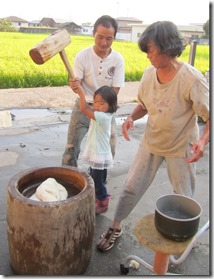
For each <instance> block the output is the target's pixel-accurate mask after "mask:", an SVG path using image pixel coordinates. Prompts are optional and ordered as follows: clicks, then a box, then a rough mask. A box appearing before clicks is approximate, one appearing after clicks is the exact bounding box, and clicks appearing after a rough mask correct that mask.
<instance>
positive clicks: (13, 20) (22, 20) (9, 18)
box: [4, 16, 28, 23]
mask: <svg viewBox="0 0 214 279" xmlns="http://www.w3.org/2000/svg"><path fill="white" fill-rule="evenodd" d="M4 19H6V20H8V21H11V22H26V23H27V22H28V21H27V20H25V19H22V18H20V17H17V16H8V17H4Z"/></svg>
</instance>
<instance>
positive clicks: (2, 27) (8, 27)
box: [0, 19, 17, 32]
mask: <svg viewBox="0 0 214 279" xmlns="http://www.w3.org/2000/svg"><path fill="white" fill-rule="evenodd" d="M16 31H17V28H16V27H14V26H12V22H10V21H8V20H6V19H0V32H16Z"/></svg>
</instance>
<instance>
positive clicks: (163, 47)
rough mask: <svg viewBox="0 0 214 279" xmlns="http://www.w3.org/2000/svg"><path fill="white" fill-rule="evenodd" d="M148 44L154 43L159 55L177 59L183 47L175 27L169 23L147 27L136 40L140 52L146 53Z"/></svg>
mask: <svg viewBox="0 0 214 279" xmlns="http://www.w3.org/2000/svg"><path fill="white" fill-rule="evenodd" d="M148 43H154V44H155V45H156V47H158V48H159V49H160V53H162V54H166V55H169V56H172V57H179V56H180V55H181V53H182V52H183V50H184V49H185V45H184V44H183V38H182V36H181V34H180V32H179V30H178V28H177V26H176V25H175V24H174V23H172V22H170V21H157V22H154V23H152V24H151V25H149V26H148V27H147V28H146V30H145V31H144V32H143V33H142V35H141V36H140V38H139V40H138V46H139V48H140V50H141V51H143V52H146V53H147V52H148Z"/></svg>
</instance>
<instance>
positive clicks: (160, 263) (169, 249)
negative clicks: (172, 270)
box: [135, 214, 191, 275]
mask: <svg viewBox="0 0 214 279" xmlns="http://www.w3.org/2000/svg"><path fill="white" fill-rule="evenodd" d="M154 217H155V215H154V214H150V215H147V216H145V217H143V218H142V219H141V220H140V221H138V223H137V224H136V226H135V234H136V236H137V238H138V240H139V241H140V243H142V244H143V245H145V246H146V247H148V248H150V249H151V250H153V251H155V256H154V263H153V271H154V272H155V273H156V274H158V275H163V274H165V273H166V272H167V270H168V265H169V257H170V255H178V254H182V253H183V252H184V251H185V249H186V248H187V246H188V245H189V243H190V242H191V239H188V240H186V241H184V242H177V241H173V240H170V239H167V238H165V237H164V236H162V235H161V234H160V233H159V232H158V231H157V229H156V227H155V224H154Z"/></svg>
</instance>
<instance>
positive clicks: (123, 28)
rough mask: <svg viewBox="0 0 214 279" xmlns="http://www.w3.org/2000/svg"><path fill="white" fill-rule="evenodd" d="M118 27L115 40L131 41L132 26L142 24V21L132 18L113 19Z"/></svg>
mask: <svg viewBox="0 0 214 279" xmlns="http://www.w3.org/2000/svg"><path fill="white" fill-rule="evenodd" d="M115 20H116V22H117V25H118V31H117V35H116V39H117V40H125V41H130V40H131V33H132V27H131V25H132V24H142V23H143V22H142V20H140V19H137V18H134V17H118V18H116V19H115Z"/></svg>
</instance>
